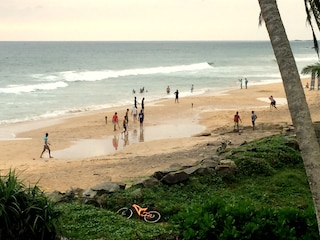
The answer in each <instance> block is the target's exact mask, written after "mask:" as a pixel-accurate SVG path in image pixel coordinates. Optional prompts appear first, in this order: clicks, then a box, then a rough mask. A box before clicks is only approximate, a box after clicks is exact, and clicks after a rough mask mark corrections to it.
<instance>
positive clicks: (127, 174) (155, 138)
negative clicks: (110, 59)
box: [0, 79, 320, 192]
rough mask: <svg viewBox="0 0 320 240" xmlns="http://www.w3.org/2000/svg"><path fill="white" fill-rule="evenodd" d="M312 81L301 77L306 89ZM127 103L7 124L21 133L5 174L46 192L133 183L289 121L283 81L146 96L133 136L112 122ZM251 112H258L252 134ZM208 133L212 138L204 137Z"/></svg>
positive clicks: (2, 165)
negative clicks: (47, 147)
mask: <svg viewBox="0 0 320 240" xmlns="http://www.w3.org/2000/svg"><path fill="white" fill-rule="evenodd" d="M307 81H308V79H303V80H302V84H303V86H305V84H306V82H307ZM195 87H196V86H195ZM305 94H306V98H307V101H308V104H309V108H310V111H311V114H312V119H313V121H319V120H320V113H319V110H318V102H319V98H320V92H319V91H317V90H314V91H310V90H309V89H307V88H305ZM270 95H273V96H274V98H275V100H276V101H277V108H278V109H270V101H269V99H268V97H269V96H270ZM138 107H139V106H138ZM127 108H129V109H130V112H131V106H126V107H122V108H121V109H120V108H115V109H107V110H104V111H96V112H90V113H82V114H74V115H73V116H68V117H63V118H59V119H50V120H46V121H39V122H32V123H20V124H13V125H8V126H3V127H1V129H0V131H1V132H2V133H1V135H8V136H10V135H12V134H15V138H14V139H6V138H3V139H2V140H1V141H0V149H1V151H0V174H1V175H5V174H6V173H7V172H8V171H9V170H10V169H15V171H16V172H17V173H18V175H19V178H20V179H21V180H23V181H24V182H25V183H26V184H31V185H32V184H35V183H37V184H38V185H39V186H40V188H41V189H43V190H45V191H54V190H59V191H62V192H64V191H67V190H69V189H70V188H77V187H79V188H87V187H90V186H94V185H95V184H98V183H101V182H104V181H113V182H120V181H121V182H125V183H128V184H130V182H133V181H136V180H137V179H140V178H143V177H145V176H149V175H151V174H152V173H153V172H155V171H158V170H165V169H168V168H169V167H170V166H174V165H175V164H180V165H188V164H192V163H194V162H196V161H197V160H199V159H201V156H199V157H198V159H197V158H194V157H189V158H188V157H181V158H180V157H179V151H186V150H188V149H189V150H190V149H194V148H197V147H199V146H201V145H202V144H206V143H208V142H212V143H215V144H219V142H220V141H221V139H222V138H229V139H230V140H231V141H232V143H234V144H240V143H242V142H243V141H250V140H252V139H256V138H261V137H264V136H268V135H271V134H275V133H277V132H279V131H280V129H279V125H281V124H287V123H288V124H290V123H291V118H290V114H289V111H288V106H287V104H286V96H285V93H284V89H283V85H282V83H276V84H267V85H256V86H250V84H249V87H248V89H235V90H231V91H228V92H226V93H225V94H220V95H218V96H213V95H205V96H194V97H187V98H180V99H179V103H175V101H174V97H173V98H172V99H169V100H163V101H159V102H156V103H154V102H148V99H146V102H145V121H144V127H143V130H141V129H140V126H139V123H138V122H134V121H133V119H132V116H131V115H130V116H129V132H128V139H126V138H125V136H124V135H121V130H122V128H121V129H120V130H119V129H118V130H117V131H114V130H113V125H112V122H111V119H112V116H113V114H114V112H118V115H119V119H120V126H121V122H122V119H123V117H124V115H125V111H126V109H127ZM252 110H254V111H255V113H256V114H257V116H258V119H257V121H256V130H254V131H253V130H252V127H251V111H252ZM236 111H238V112H239V115H240V117H241V119H242V123H241V124H240V134H239V133H236V132H233V131H232V130H233V115H234V114H235V112H236ZM105 117H107V121H106V118H105ZM46 132H48V133H49V142H50V143H51V151H52V156H53V158H49V156H48V153H47V152H46V153H44V155H43V158H40V153H41V151H42V149H43V136H44V134H45V133H46ZM204 132H205V133H211V135H210V136H199V133H204ZM163 154H165V155H163ZM168 154H173V155H172V157H168ZM162 155H163V157H161V156H162ZM155 156H158V157H155ZM159 156H160V157H159Z"/></svg>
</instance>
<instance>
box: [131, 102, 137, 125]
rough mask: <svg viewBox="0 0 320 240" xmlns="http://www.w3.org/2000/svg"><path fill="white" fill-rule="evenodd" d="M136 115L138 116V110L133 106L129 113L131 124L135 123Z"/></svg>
mask: <svg viewBox="0 0 320 240" xmlns="http://www.w3.org/2000/svg"><path fill="white" fill-rule="evenodd" d="M137 114H138V109H137V108H136V107H135V106H133V108H132V111H131V115H132V117H133V122H136V120H137Z"/></svg>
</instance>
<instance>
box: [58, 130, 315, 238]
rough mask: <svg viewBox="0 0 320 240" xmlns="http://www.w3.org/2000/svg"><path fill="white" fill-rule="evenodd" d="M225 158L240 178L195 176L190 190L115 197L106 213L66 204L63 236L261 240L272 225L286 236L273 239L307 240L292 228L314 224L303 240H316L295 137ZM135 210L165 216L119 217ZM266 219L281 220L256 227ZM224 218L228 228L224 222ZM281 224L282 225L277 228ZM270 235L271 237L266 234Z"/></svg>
mask: <svg viewBox="0 0 320 240" xmlns="http://www.w3.org/2000/svg"><path fill="white" fill-rule="evenodd" d="M225 154H226V157H227V158H229V159H232V160H233V161H235V162H236V164H237V166H239V171H237V173H236V175H235V176H233V177H231V178H227V179H226V178H222V177H221V176H219V175H218V174H216V173H212V174H211V175H208V176H192V177H191V178H190V179H189V181H188V182H186V183H183V184H176V185H173V186H166V185H161V186H157V187H153V188H141V189H139V188H137V187H131V188H129V189H127V190H125V191H122V192H119V193H114V194H111V195H108V197H107V199H106V202H105V205H104V208H95V207H93V206H87V205H79V204H76V203H73V204H60V205H59V207H58V208H59V210H61V212H62V213H63V215H62V218H61V219H60V221H61V225H62V234H63V236H65V237H67V238H68V239H77V240H86V239H114V240H116V239H207V238H208V236H210V239H245V238H243V234H249V233H250V234H253V235H252V236H258V235H254V234H258V233H257V232H258V230H257V229H258V228H259V227H261V225H264V224H265V225H266V226H264V227H265V228H267V229H269V230H270V228H271V230H270V231H273V230H272V228H276V227H270V226H272V225H271V224H276V223H277V224H276V225H279V224H280V223H281V224H284V225H283V226H281V229H282V230H279V231H282V233H279V232H278V233H275V234H276V235H274V236H277V238H278V239H281V237H279V236H280V235H281V234H282V235H283V236H285V237H287V238H288V239H300V238H299V237H295V236H298V235H299V234H300V233H298V232H299V231H298V230H297V228H292V227H290V228H288V229H287V227H288V226H289V225H290V224H291V223H292V221H293V222H295V221H297V222H299V221H302V222H303V223H305V222H308V223H306V224H302V225H303V226H304V225H306V227H305V228H304V230H301V232H302V233H301V234H306V235H303V236H304V237H305V236H309V237H307V238H306V237H305V238H303V237H301V239H315V238H313V236H318V233H317V226H316V220H315V216H314V210H313V202H312V197H311V193H310V190H309V185H308V182H307V177H306V174H305V169H304V167H303V163H302V159H301V156H300V153H299V150H298V145H297V143H296V140H295V139H294V138H293V137H285V136H282V135H277V136H273V137H268V138H265V139H260V140H257V141H254V142H251V143H248V144H246V145H243V146H241V147H238V148H234V149H231V150H229V151H228V152H226V153H225ZM133 202H136V203H138V204H139V205H141V206H148V205H154V206H155V208H156V209H157V210H158V211H159V212H160V213H161V215H162V221H161V223H156V224H150V223H145V222H144V221H143V220H141V219H138V218H135V219H125V218H123V217H121V216H119V215H117V214H116V210H117V209H119V208H120V207H123V206H130V205H131V204H132V203H133ZM220 204H221V205H220ZM208 209H209V210H208ZM222 210H223V211H222ZM219 211H220V212H219ZM221 211H222V212H221ZM228 211H229V212H228ZM219 214H220V215H221V216H220V215H219ZM224 214H226V215H224ZM251 214H252V218H251V219H258V220H252V221H253V222H251V223H250V220H248V219H250V218H249V217H248V215H249V216H251ZM259 214H262V215H263V216H277V217H276V218H274V219H273V217H264V218H266V219H268V221H264V222H262V223H256V222H254V221H261V217H258V218H257V217H256V218H255V217H254V216H257V215H259ZM277 214H279V215H277ZM195 216H197V217H195ZM219 216H220V217H221V218H222V219H224V220H223V221H220V222H219ZM227 216H229V217H227ZM230 216H233V217H231V218H230ZM243 216H245V217H243ZM284 216H285V217H284ZM237 218H240V219H246V220H245V221H246V223H247V225H246V226H244V229H247V230H248V229H251V230H250V231H249V233H248V232H245V231H244V230H241V227H243V226H242V225H241V226H237V228H236V227H235V225H234V224H235V221H236V220H235V219H237ZM295 218H297V219H295ZM228 219H229V220H228ZM232 219H233V220H232ZM284 219H285V220H284ZM289 220H290V221H289ZM228 221H230V222H228ZM277 221H281V222H280V223H279V224H278V222H277ZM287 221H288V222H290V223H287ZM199 222H201V223H199ZM214 223H215V224H217V226H224V228H225V229H222V230H223V231H222V232H220V233H219V234H220V235H219V236H218V237H217V236H214V235H210V234H212V231H213V232H218V231H217V229H215V230H212V229H211V228H213V227H214ZM188 224H190V225H188ZM219 224H220V225H219ZM221 224H222V225H221ZM223 224H224V225H223ZM226 224H231V225H232V224H233V225H232V226H233V228H230V229H229V230H227V229H228V228H227V227H226V226H229V225H226ZM268 224H269V225H268ZM299 225H301V224H299ZM290 226H291V225H290ZM197 227H199V229H198V228H197ZM262 227H263V226H262ZM306 229H307V230H306ZM241 231H242V232H241ZM210 232H211V233H210ZM264 232H265V233H266V232H267V230H265V229H264ZM208 234H209V235H208ZM232 234H233V235H232ZM241 234H242V235H241ZM277 234H278V235H277ZM308 234H310V235H308ZM169 236H170V237H171V238H170V237H169ZM246 236H249V235H246ZM259 236H260V235H259ZM290 236H293V237H292V238H291V237H290ZM301 236H302V235H301ZM241 237H242V238H241ZM260 237H261V236H260ZM257 239H259V238H257ZM262 239H263V238H262ZM283 239H285V238H283Z"/></svg>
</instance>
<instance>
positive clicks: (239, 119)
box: [233, 112, 242, 131]
mask: <svg viewBox="0 0 320 240" xmlns="http://www.w3.org/2000/svg"><path fill="white" fill-rule="evenodd" d="M233 121H234V126H233V130H234V131H235V130H237V131H239V121H240V122H241V123H242V121H241V118H240V116H239V113H238V112H236V114H235V115H234V118H233ZM236 128H237V129H236Z"/></svg>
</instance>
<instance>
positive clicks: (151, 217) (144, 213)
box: [117, 203, 161, 223]
mask: <svg viewBox="0 0 320 240" xmlns="http://www.w3.org/2000/svg"><path fill="white" fill-rule="evenodd" d="M133 211H135V212H136V213H137V214H138V216H139V217H141V218H143V220H144V221H146V222H149V223H156V222H158V221H159V220H160V218H161V214H160V213H159V212H157V211H148V208H142V207H140V206H139V205H137V204H135V203H134V204H132V206H131V207H123V208H120V209H119V210H118V211H117V213H119V214H121V216H124V217H126V218H128V219H129V218H131V217H132V216H133Z"/></svg>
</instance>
